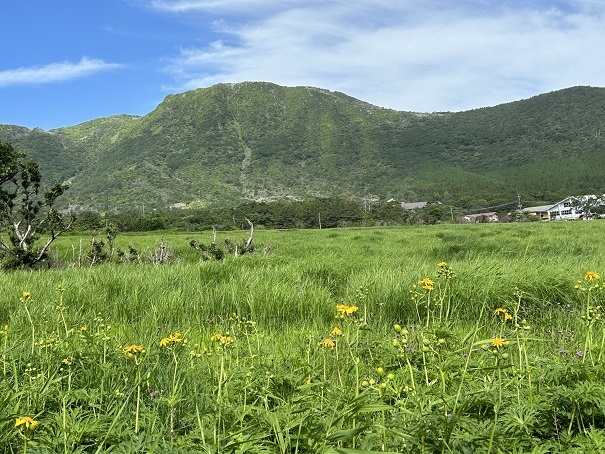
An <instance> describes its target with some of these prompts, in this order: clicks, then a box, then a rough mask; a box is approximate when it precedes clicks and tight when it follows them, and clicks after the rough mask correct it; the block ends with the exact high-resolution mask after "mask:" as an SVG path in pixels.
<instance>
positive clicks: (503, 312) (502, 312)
mask: <svg viewBox="0 0 605 454" xmlns="http://www.w3.org/2000/svg"><path fill="white" fill-rule="evenodd" d="M494 314H495V315H499V316H501V317H502V318H503V319H504V320H512V319H513V316H512V315H510V313H509V312H508V311H507V310H506V309H504V308H503V307H499V308H497V309H496V310H495V311H494Z"/></svg>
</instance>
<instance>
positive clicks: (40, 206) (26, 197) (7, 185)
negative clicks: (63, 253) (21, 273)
mask: <svg viewBox="0 0 605 454" xmlns="http://www.w3.org/2000/svg"><path fill="white" fill-rule="evenodd" d="M23 158H24V155H23V154H22V153H18V152H16V151H15V150H14V148H13V147H12V145H11V144H10V143H5V144H2V143H1V142H0V161H1V162H2V164H1V165H0V233H1V234H4V235H6V236H7V237H8V241H6V240H5V239H4V238H3V237H0V263H1V266H2V267H3V268H6V269H15V268H31V267H33V266H35V265H36V264H38V263H39V262H41V261H43V260H44V259H45V258H46V254H47V250H48V247H49V246H50V245H51V243H52V242H53V241H54V240H55V238H56V237H57V236H59V235H60V234H61V233H63V232H65V231H67V230H69V228H70V226H71V223H72V222H73V218H72V219H71V220H70V221H68V222H65V216H64V215H63V214H61V213H60V212H59V211H58V210H57V209H56V208H55V206H54V205H55V202H56V200H57V199H58V198H59V197H61V196H62V195H63V193H64V192H65V191H66V190H67V188H68V186H67V185H64V184H60V183H56V184H55V185H53V186H52V187H51V188H50V189H48V190H46V191H44V192H42V174H41V172H40V168H39V167H38V164H37V163H36V162H34V161H24V160H23ZM46 232H48V238H47V239H46V242H45V243H44V244H43V245H42V246H37V245H36V242H37V240H38V239H39V238H40V235H41V234H43V233H46Z"/></svg>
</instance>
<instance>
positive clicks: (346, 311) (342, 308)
mask: <svg viewBox="0 0 605 454" xmlns="http://www.w3.org/2000/svg"><path fill="white" fill-rule="evenodd" d="M358 310H359V308H358V307H357V306H347V305H346V304H337V305H336V311H337V312H338V316H339V317H340V318H344V317H345V316H347V315H353V314H354V313H355V312H357V311H358Z"/></svg>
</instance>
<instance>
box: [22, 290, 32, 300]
mask: <svg viewBox="0 0 605 454" xmlns="http://www.w3.org/2000/svg"><path fill="white" fill-rule="evenodd" d="M23 299H24V300H25V301H29V300H31V299H32V292H30V291H27V290H26V291H24V292H23Z"/></svg>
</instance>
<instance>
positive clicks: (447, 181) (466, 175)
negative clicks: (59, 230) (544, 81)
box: [0, 82, 605, 211]
mask: <svg viewBox="0 0 605 454" xmlns="http://www.w3.org/2000/svg"><path fill="white" fill-rule="evenodd" d="M604 134H605V89H604V88H594V87H573V88H568V89H564V90H559V91H555V92H551V93H546V94H542V95H538V96H535V97H532V98H529V99H526V100H521V101H514V102H511V103H506V104H502V105H499V106H495V107H487V108H481V109H475V110H470V111H465V112H456V113H454V112H439V113H432V114H420V113H415V112H403V111H395V110H390V109H385V108H381V107H377V106H373V105H371V104H369V103H366V102H363V101H360V100H358V99H355V98H352V97H350V96H348V95H346V94H343V93H338V92H331V91H328V90H324V89H320V88H314V87H283V86H279V85H275V84H272V83H266V82H245V83H238V84H218V85H215V86H212V87H209V88H203V89H197V90H192V91H188V92H185V93H180V94H175V95H169V96H167V97H166V98H165V99H164V101H163V102H162V103H160V104H159V105H158V106H157V108H156V109H155V110H153V111H152V112H150V113H149V114H147V115H145V116H143V117H136V116H129V115H117V116H112V117H105V118H99V119H96V120H91V121H88V122H85V123H82V124H79V125H75V126H70V127H66V128H59V129H54V130H51V131H43V130H41V129H32V130H30V129H27V128H23V127H20V126H12V125H0V140H2V141H11V142H12V143H13V145H14V146H15V148H17V149H19V150H24V151H27V152H28V156H29V157H31V158H32V159H35V160H36V161H38V162H39V163H40V166H41V168H42V170H43V172H44V175H45V177H46V178H47V181H48V182H49V183H50V182H52V181H67V182H69V184H70V186H71V187H70V190H69V191H68V192H67V193H66V194H65V196H64V202H65V203H69V204H71V205H72V206H74V207H78V208H91V209H96V210H101V211H107V210H112V209H121V210H124V209H128V208H131V209H135V208H139V207H142V206H145V207H149V208H150V209H151V208H158V209H160V208H166V207H170V206H205V205H209V204H218V203H222V204H236V203H239V202H241V201H242V200H266V201H270V200H276V199H283V198H290V199H308V198H311V197H341V198H342V197H354V198H363V197H365V196H368V195H376V196H377V197H386V198H395V199H396V200H401V201H414V200H426V199H439V200H442V201H445V202H448V203H452V204H458V205H473V204H481V203H486V204H487V203H497V202H499V201H502V200H507V201H510V200H512V199H511V198H513V197H516V195H517V194H522V195H523V198H524V199H526V200H544V201H548V200H550V201H554V200H556V199H559V198H562V197H564V196H566V195H572V194H581V193H603V192H605V159H604V158H605V136H604Z"/></svg>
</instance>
